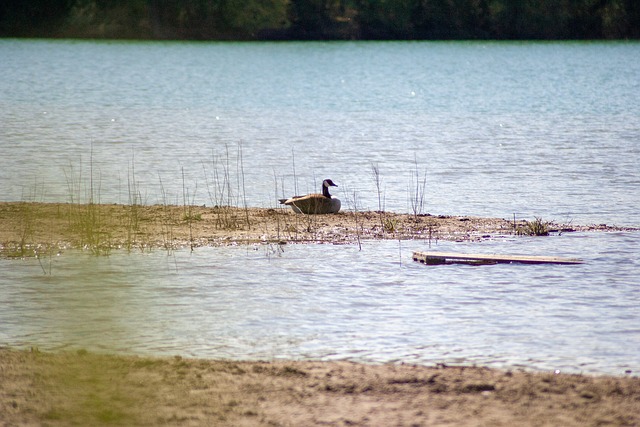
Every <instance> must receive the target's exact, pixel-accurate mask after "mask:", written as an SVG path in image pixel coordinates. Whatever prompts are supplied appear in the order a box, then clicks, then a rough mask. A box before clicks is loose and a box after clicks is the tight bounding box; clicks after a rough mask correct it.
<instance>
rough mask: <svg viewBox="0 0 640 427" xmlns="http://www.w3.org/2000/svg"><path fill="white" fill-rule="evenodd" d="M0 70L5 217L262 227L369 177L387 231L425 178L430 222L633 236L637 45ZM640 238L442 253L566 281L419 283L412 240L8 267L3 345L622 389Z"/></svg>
mask: <svg viewBox="0 0 640 427" xmlns="http://www.w3.org/2000/svg"><path fill="white" fill-rule="evenodd" d="M0 74H1V75H2V78H1V79H0V152H1V153H2V157H1V158H2V168H0V189H1V190H2V191H0V200H4V201H16V200H36V201H78V200H81V201H87V200H89V199H90V198H93V200H95V201H100V202H105V203H111V202H113V203H129V202H131V201H132V200H134V201H137V202H142V203H146V204H153V203H164V202H167V203H177V204H182V203H184V202H185V200H186V201H188V202H189V203H196V204H206V205H208V206H212V205H215V204H219V203H227V202H228V203H231V204H236V205H244V204H245V203H246V204H247V205H249V206H264V207H273V206H275V205H276V201H275V200H276V198H277V197H281V196H283V195H292V194H294V193H304V192H308V191H317V190H318V189H319V185H320V182H321V181H322V179H323V178H326V177H330V178H332V179H333V180H334V181H335V182H336V183H337V184H338V185H339V187H338V188H337V189H336V191H335V193H334V194H336V195H337V196H338V197H340V198H341V199H342V200H343V206H344V207H345V208H346V209H350V208H353V207H354V205H357V207H358V209H378V208H379V204H378V192H377V189H376V185H375V180H374V178H373V176H372V175H373V174H372V168H373V167H374V166H375V167H376V168H377V169H378V171H379V178H380V180H381V185H380V194H381V204H382V205H383V206H382V207H383V208H384V209H386V210H389V211H396V212H409V211H411V196H410V194H411V193H412V190H413V187H414V183H415V181H416V179H415V175H416V171H418V173H419V174H420V177H424V178H425V179H426V181H425V182H426V186H425V192H424V193H425V206H424V212H429V213H432V214H450V215H479V216H492V217H505V218H512V217H513V215H516V216H517V217H518V218H525V219H533V217H542V218H543V219H545V220H555V221H559V222H573V223H574V224H591V223H596V224H599V223H607V224H610V225H614V224H615V225H623V226H635V227H638V226H640V214H639V213H638V206H639V205H640V191H639V188H640V167H639V165H640V102H638V100H639V99H640V77H639V76H640V43H635V42H608V43H492V42H438V43H432V42H370V43H367V42H353V43H351V42H344V43H343V42H340V43H152V42H144V43H140V42H93V41H40V40H11V39H4V40H0ZM420 179H421V178H420ZM354 196H355V197H354ZM354 200H355V202H354ZM639 237H640V236H639V235H638V233H633V232H632V233H593V234H564V235H562V236H553V237H550V238H545V239H528V238H527V239H524V238H520V239H497V240H495V241H489V242H484V243H482V244H476V245H470V246H466V245H468V244H454V243H448V242H440V243H439V246H438V248H437V249H443V250H460V251H469V252H478V251H488V252H499V253H531V254H556V255H563V254H565V255H568V256H577V257H581V258H584V259H585V260H587V263H585V264H584V265H581V266H511V265H510V266H491V267H481V268H472V267H464V266H445V267H436V268H426V267H424V266H421V265H414V264H413V262H412V261H411V260H410V254H411V251H412V250H415V249H420V248H423V247H424V243H422V242H403V243H402V244H400V243H399V242H376V243H367V244H366V245H365V246H364V248H363V250H362V251H361V252H360V251H358V250H357V248H356V247H353V246H332V245H318V246H287V247H285V251H284V253H281V252H279V251H278V250H277V249H276V248H273V247H269V246H258V247H255V248H254V247H240V248H210V249H198V250H196V251H195V252H194V253H189V252H180V251H178V252H175V253H173V254H169V255H167V254H166V253H164V252H161V251H158V252H154V253H151V254H126V253H118V252H116V253H112V254H111V255H110V256H109V257H104V258H102V257H98V258H95V257H91V256H88V255H86V254H83V253H72V252H67V253H64V254H62V255H61V256H59V257H56V258H55V259H54V260H48V261H47V262H48V263H49V264H48V266H49V267H51V272H52V274H51V275H45V274H43V268H42V266H41V265H40V263H39V261H38V260H24V261H15V260H13V261H8V260H2V261H0V273H1V277H0V306H2V311H1V312H0V344H10V345H20V346H29V345H39V346H42V347H46V348H67V347H71V348H76V347H83V348H90V349H103V350H107V351H121V352H133V353H149V354H184V355H194V356H203V357H229V358H273V357H287V358H305V357H311V358H323V359H341V358H349V359H354V360H364V361H407V362H416V363H437V362H440V361H445V362H448V363H456V362H459V363H479V364H485V365H491V366H513V365H523V366H527V367H530V368H540V369H562V370H570V371H588V372H603V373H615V374H621V373H623V372H624V371H625V370H632V371H634V372H635V373H637V372H639V371H640V360H639V356H638V355H639V354H640V329H638V327H637V325H638V324H640V322H639V320H640V319H639V317H640V313H639V311H640V310H638V309H637V307H638V306H640V304H639V303H640V288H639V285H640V280H639V279H638V277H640V274H639V273H640V270H639V269H638V255H637V254H638V253H639V251H638V249H639V248H638V238H639ZM45 264H46V263H45Z"/></svg>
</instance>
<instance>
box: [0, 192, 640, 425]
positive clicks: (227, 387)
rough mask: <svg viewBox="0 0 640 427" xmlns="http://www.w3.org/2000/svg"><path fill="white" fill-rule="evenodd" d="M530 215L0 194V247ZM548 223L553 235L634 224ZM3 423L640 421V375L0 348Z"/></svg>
mask: <svg viewBox="0 0 640 427" xmlns="http://www.w3.org/2000/svg"><path fill="white" fill-rule="evenodd" d="M525 226H526V223H525V222H524V221H522V220H518V221H516V223H515V224H514V221H513V220H508V219H499V218H477V217H466V216H432V215H421V216H414V215H410V214H395V213H387V212H358V213H354V212H342V213H339V214H336V215H318V216H302V215H296V214H294V213H292V212H291V211H289V210H288V209H261V208H250V209H238V208H226V207H223V208H206V207H193V206H191V207H190V206H186V207H185V206H123V205H70V204H56V203H23V202H14V203H0V256H5V257H25V256H26V257H28V256H34V255H41V254H43V253H46V252H51V251H64V250H66V249H72V248H81V249H84V250H90V251H92V252H95V253H96V254H97V255H108V253H109V252H110V251H111V250H134V249H135V250H139V249H149V250H152V249H162V250H166V249H169V250H170V249H178V248H183V247H189V246H191V247H199V246H223V245H238V244H255V243H273V244H285V243H310V242H322V243H333V244H357V242H358V241H364V240H380V239H432V240H434V241H435V240H481V239H485V238H495V237H499V236H505V235H513V234H516V233H518V232H522V229H523V227H525ZM547 226H548V228H549V229H550V230H551V231H552V232H554V231H555V232H572V231H612V230H630V229H628V228H618V227H610V226H606V225H586V226H576V225H563V224H547ZM631 375H637V373H635V372H634V373H632V374H631ZM0 425H6V426H9V425H38V426H40V425H49V426H67V425H122V426H130V425H141V426H144V425H149V426H152V425H180V426H205V425H206V426H209V425H215V426H218V425H220V426H301V425H304V426H310V425H330V426H347V425H349V426H353V425H357V426H440V425H451V426H483V425H491V426H513V425H519V426H542V425H544V426H547V425H548V426H602V425H611V426H640V378H638V377H637V376H628V377H626V376H625V377H622V376H620V377H616V376H585V375H568V374H562V373H560V374H556V373H551V372H550V373H532V372H524V371H519V370H499V369H488V368H477V367H446V366H442V365H439V366H437V367H425V366H411V365H396V364H383V365H373V364H359V363H351V362H321V361H271V362H269V361H264V362H233V361H224V360H199V359H183V358H181V357H179V356H176V357H174V358H166V357H165V358H155V357H135V356H133V357H130V356H116V355H100V354H94V353H88V352H86V351H83V350H80V351H77V352H58V353H46V352H41V351H39V350H37V349H32V350H24V349H22V350H20V349H9V348H3V347H0Z"/></svg>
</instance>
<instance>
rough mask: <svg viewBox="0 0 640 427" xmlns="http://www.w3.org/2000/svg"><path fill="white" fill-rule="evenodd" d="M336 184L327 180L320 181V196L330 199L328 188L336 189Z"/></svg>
mask: <svg viewBox="0 0 640 427" xmlns="http://www.w3.org/2000/svg"><path fill="white" fill-rule="evenodd" d="M337 186H338V185H337V184H334V182H333V181H331V180H330V179H329V178H327V179H325V180H324V181H322V195H323V196H324V197H328V198H331V194H329V187H337Z"/></svg>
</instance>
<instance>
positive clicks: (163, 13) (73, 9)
mask: <svg viewBox="0 0 640 427" xmlns="http://www.w3.org/2000/svg"><path fill="white" fill-rule="evenodd" d="M0 36H1V37H76V38H121V39H190V40H378V39H399V40H421V39H497V40H509V39H511V40H513V39H638V38H640V1H638V0H28V1H25V0H2V1H1V2H0Z"/></svg>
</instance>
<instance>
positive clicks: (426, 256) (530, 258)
mask: <svg viewBox="0 0 640 427" xmlns="http://www.w3.org/2000/svg"><path fill="white" fill-rule="evenodd" d="M413 260H414V261H419V262H421V263H423V264H428V265H435V264H453V263H462V264H498V263H521V264H582V263H583V261H582V260H581V259H578V258H563V257H556V256H536V255H496V254H461V253H455V252H414V253H413Z"/></svg>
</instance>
